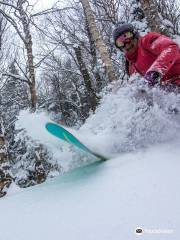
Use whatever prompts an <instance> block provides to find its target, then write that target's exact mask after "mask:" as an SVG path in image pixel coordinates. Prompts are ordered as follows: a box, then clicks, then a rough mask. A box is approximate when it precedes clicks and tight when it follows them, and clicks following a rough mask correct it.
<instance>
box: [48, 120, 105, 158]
mask: <svg viewBox="0 0 180 240" xmlns="http://www.w3.org/2000/svg"><path fill="white" fill-rule="evenodd" d="M45 127H46V129H47V131H48V132H49V133H50V134H52V135H53V136H55V137H57V138H59V139H61V140H63V141H65V142H67V143H69V144H71V145H73V146H75V147H76V148H78V149H80V150H82V151H84V152H85V153H86V154H90V155H92V156H93V157H96V158H98V159H99V160H102V161H106V160H108V158H107V157H105V156H102V155H101V154H99V153H96V152H94V151H92V150H91V149H89V148H88V147H86V146H85V145H84V144H83V143H82V142H80V141H79V140H78V139H77V138H76V137H75V136H74V135H73V134H72V133H70V132H69V131H68V130H66V129H65V128H64V127H63V126H61V125H59V124H56V123H53V122H48V123H46V126H45Z"/></svg>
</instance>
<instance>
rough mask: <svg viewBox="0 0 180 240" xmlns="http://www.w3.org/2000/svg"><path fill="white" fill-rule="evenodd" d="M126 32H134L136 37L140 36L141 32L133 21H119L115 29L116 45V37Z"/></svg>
mask: <svg viewBox="0 0 180 240" xmlns="http://www.w3.org/2000/svg"><path fill="white" fill-rule="evenodd" d="M125 32H132V33H133V34H134V37H135V38H138V36H139V33H138V32H137V30H136V29H135V28H134V26H133V25H132V24H131V23H125V22H117V23H116V25H115V28H114V31H113V39H114V43H115V45H116V39H117V38H118V37H119V36H120V35H122V34H123V33H125Z"/></svg>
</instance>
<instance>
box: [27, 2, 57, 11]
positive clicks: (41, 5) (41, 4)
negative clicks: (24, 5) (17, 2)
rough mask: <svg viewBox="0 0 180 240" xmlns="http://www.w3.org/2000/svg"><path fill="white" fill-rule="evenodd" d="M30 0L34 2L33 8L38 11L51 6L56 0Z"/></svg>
mask: <svg viewBox="0 0 180 240" xmlns="http://www.w3.org/2000/svg"><path fill="white" fill-rule="evenodd" d="M30 2H31V3H33V4H34V3H36V7H35V10H36V11H40V10H45V9H48V8H51V7H52V6H53V4H54V3H55V2H57V0H30Z"/></svg>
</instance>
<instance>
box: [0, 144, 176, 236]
mask: <svg viewBox="0 0 180 240" xmlns="http://www.w3.org/2000/svg"><path fill="white" fill-rule="evenodd" d="M179 144H180V142H176V143H171V144H168V145H166V144H165V145H164V144H162V145H158V146H156V147H152V148H149V149H148V150H141V151H139V152H136V153H135V154H130V153H128V154H127V153H126V154H123V155H121V156H119V157H118V158H115V159H112V160H110V161H107V162H105V163H101V164H96V165H95V166H91V167H88V168H84V169H80V170H75V171H74V172H73V173H71V174H67V175H65V176H63V177H56V178H54V179H51V180H49V181H48V182H46V183H44V184H42V185H39V186H36V187H32V188H28V189H26V190H24V191H23V192H20V193H17V194H15V195H11V196H8V197H6V198H4V199H1V200H0V212H1V218H0V226H1V239H2V240H12V239H14V240H24V239H26V240H32V239H33V240H39V239H43V240H51V239H67V240H84V239H86V240H99V239H103V240H109V239H111V240H118V239H127V240H133V239H137V235H136V234H135V229H136V228H137V227H140V228H142V229H143V230H144V234H143V235H142V236H139V239H157V240H160V239H163V240H166V239H173V240H179V238H180V230H179V222H180V206H179V202H180V192H179V189H180V174H179V169H180V157H179V156H180V148H179ZM153 231H156V232H158V233H156V234H155V233H153ZM165 232H166V233H165Z"/></svg>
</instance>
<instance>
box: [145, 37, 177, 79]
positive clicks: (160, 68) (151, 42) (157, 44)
mask: <svg viewBox="0 0 180 240" xmlns="http://www.w3.org/2000/svg"><path fill="white" fill-rule="evenodd" d="M146 47H147V50H148V51H150V52H152V53H153V54H154V55H157V56H158V57H157V59H156V60H155V62H154V63H153V64H152V65H151V66H150V68H149V69H148V71H147V72H149V71H155V72H159V73H160V74H161V76H162V77H163V76H164V75H166V73H167V72H168V71H169V70H170V68H171V67H172V66H173V64H174V63H175V61H176V59H177V57H178V53H179V47H178V45H177V44H176V43H175V42H174V41H173V40H171V39H170V38H168V37H166V36H164V35H159V36H158V37H156V38H154V39H150V38H149V39H148V41H147V42H146Z"/></svg>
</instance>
